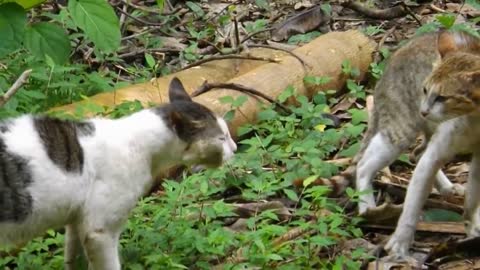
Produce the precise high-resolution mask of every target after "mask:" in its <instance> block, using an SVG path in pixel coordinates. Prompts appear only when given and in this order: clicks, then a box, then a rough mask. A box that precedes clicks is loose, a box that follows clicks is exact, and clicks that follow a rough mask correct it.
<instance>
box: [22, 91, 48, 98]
mask: <svg viewBox="0 0 480 270" xmlns="http://www.w3.org/2000/svg"><path fill="white" fill-rule="evenodd" d="M22 93H23V94H24V95H26V96H28V97H31V98H33V99H46V98H47V96H46V95H45V94H44V93H42V92H40V91H23V92H22Z"/></svg>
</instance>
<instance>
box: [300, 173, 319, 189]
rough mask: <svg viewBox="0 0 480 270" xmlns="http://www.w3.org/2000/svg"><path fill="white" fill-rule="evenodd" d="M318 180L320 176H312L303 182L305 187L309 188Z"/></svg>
mask: <svg viewBox="0 0 480 270" xmlns="http://www.w3.org/2000/svg"><path fill="white" fill-rule="evenodd" d="M317 178H318V175H312V176H309V177H307V178H306V179H305V180H303V186H304V187H308V186H309V185H311V184H312V183H313V181H315V180H317Z"/></svg>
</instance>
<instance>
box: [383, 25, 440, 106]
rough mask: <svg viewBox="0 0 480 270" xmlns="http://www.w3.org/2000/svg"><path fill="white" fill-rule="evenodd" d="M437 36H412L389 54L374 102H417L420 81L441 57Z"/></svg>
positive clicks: (419, 94) (431, 34) (435, 34)
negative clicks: (384, 100)
mask: <svg viewBox="0 0 480 270" xmlns="http://www.w3.org/2000/svg"><path fill="white" fill-rule="evenodd" d="M437 36H438V34H437V33H429V34H424V35H421V36H418V37H414V38H412V39H411V40H410V41H408V42H407V43H406V44H404V45H403V46H401V47H400V48H399V49H398V50H397V51H395V52H394V53H393V54H392V55H391V57H390V59H389V60H388V62H387V65H386V67H385V71H384V73H383V76H382V78H381V79H380V80H379V82H378V83H377V85H376V88H375V97H376V101H377V100H378V102H382V101H383V100H382V99H387V101H398V102H406V101H412V102H413V103H414V104H417V103H418V100H417V98H418V97H419V96H421V93H422V92H421V91H419V90H421V87H422V83H423V80H424V79H425V78H426V77H427V76H428V74H429V73H430V72H431V71H432V68H433V63H434V62H435V61H437V60H438V59H439V58H440V55H439V53H438V48H437V46H435V44H436V40H437Z"/></svg>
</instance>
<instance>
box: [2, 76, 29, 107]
mask: <svg viewBox="0 0 480 270" xmlns="http://www.w3.org/2000/svg"><path fill="white" fill-rule="evenodd" d="M30 73H32V70H31V69H27V70H25V71H24V72H23V73H22V75H20V77H18V79H17V80H16V81H15V82H14V83H13V85H12V86H11V87H10V89H8V90H7V92H6V93H5V94H4V95H3V96H1V97H0V107H1V106H3V105H5V103H7V102H8V101H9V100H10V99H11V98H12V97H13V95H15V93H16V92H17V91H18V89H20V87H22V85H23V84H25V83H26V82H27V79H28V76H30Z"/></svg>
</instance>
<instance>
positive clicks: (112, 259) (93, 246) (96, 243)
mask: <svg viewBox="0 0 480 270" xmlns="http://www.w3.org/2000/svg"><path fill="white" fill-rule="evenodd" d="M119 235H120V234H119V233H118V232H117V230H115V231H112V230H107V229H106V228H98V229H94V230H91V229H89V230H86V231H85V233H84V235H83V246H84V250H85V254H86V256H87V258H88V269H89V270H107V269H108V270H120V269H121V268H120V258H119V254H118V239H119Z"/></svg>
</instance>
